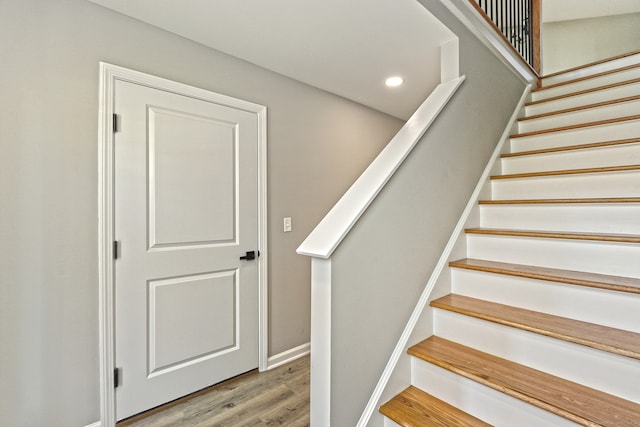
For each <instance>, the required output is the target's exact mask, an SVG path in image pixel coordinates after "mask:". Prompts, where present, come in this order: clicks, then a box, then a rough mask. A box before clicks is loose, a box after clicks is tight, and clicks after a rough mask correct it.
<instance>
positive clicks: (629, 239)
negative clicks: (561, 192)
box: [465, 228, 640, 243]
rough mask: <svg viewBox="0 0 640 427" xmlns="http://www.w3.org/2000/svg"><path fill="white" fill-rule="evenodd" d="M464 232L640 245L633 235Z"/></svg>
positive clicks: (639, 238)
mask: <svg viewBox="0 0 640 427" xmlns="http://www.w3.org/2000/svg"><path fill="white" fill-rule="evenodd" d="M465 232H466V233H467V234H488V235H494V236H518V237H539V238H546V239H568V240H589V241H600V242H618V243H640V236H638V235H635V234H602V233H574V232H567V231H538V230H507V229H497V228H467V229H466V230H465Z"/></svg>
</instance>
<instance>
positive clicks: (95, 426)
mask: <svg viewBox="0 0 640 427" xmlns="http://www.w3.org/2000/svg"><path fill="white" fill-rule="evenodd" d="M84 427H102V423H101V422H100V421H96V422H95V423H91V424H87V425H86V426H84Z"/></svg>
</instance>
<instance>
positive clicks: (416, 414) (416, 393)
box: [380, 386, 491, 427]
mask: <svg viewBox="0 0 640 427" xmlns="http://www.w3.org/2000/svg"><path fill="white" fill-rule="evenodd" d="M380 412H381V413H382V414H383V415H384V416H386V417H387V418H389V419H391V420H393V421H395V422H396V423H397V424H400V425H401V426H403V427H424V426H429V427H485V426H490V425H491V424H487V423H485V422H484V421H481V420H479V419H477V418H475V417H473V416H471V415H469V414H467V413H466V412H463V411H461V410H459V409H458V408H455V407H454V406H451V405H449V404H448V403H446V402H443V401H442V400H440V399H437V398H435V397H433V396H431V395H430V394H427V393H425V392H424V391H422V390H420V389H418V388H416V387H414V386H410V387H409V388H407V389H406V390H404V391H403V392H402V393H400V394H398V395H397V396H395V397H394V398H393V399H391V400H390V401H388V402H387V403H385V404H384V405H382V406H381V407H380Z"/></svg>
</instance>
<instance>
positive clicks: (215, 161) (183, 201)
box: [148, 107, 238, 247]
mask: <svg viewBox="0 0 640 427" xmlns="http://www.w3.org/2000/svg"><path fill="white" fill-rule="evenodd" d="M148 132H149V197H150V201H149V202H150V203H149V208H150V211H149V217H150V218H149V220H150V221H149V227H150V230H149V236H150V240H151V241H150V246H151V247H156V245H161V246H166V245H180V244H185V243H186V244H193V243H199V244H202V243H213V244H215V243H228V242H234V241H235V238H236V230H235V225H236V221H235V219H236V214H237V203H236V200H237V195H236V191H237V185H236V181H237V177H236V169H237V168H236V161H235V160H236V151H237V142H238V141H237V124H236V123H228V122H226V123H225V122H220V121H217V120H211V119H210V118H206V117H199V116H194V115H189V114H187V113H185V112H177V111H167V110H162V109H160V108H157V107H150V108H149V131H148ZM175 188H180V189H181V191H179V192H177V191H174V189H175ZM211 218H215V219H216V220H215V221H211Z"/></svg>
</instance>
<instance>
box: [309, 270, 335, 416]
mask: <svg viewBox="0 0 640 427" xmlns="http://www.w3.org/2000/svg"><path fill="white" fill-rule="evenodd" d="M311 342H312V343H313V346H312V347H311V425H312V426H314V427H329V426H330V425H331V260H330V259H322V258H312V259H311Z"/></svg>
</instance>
